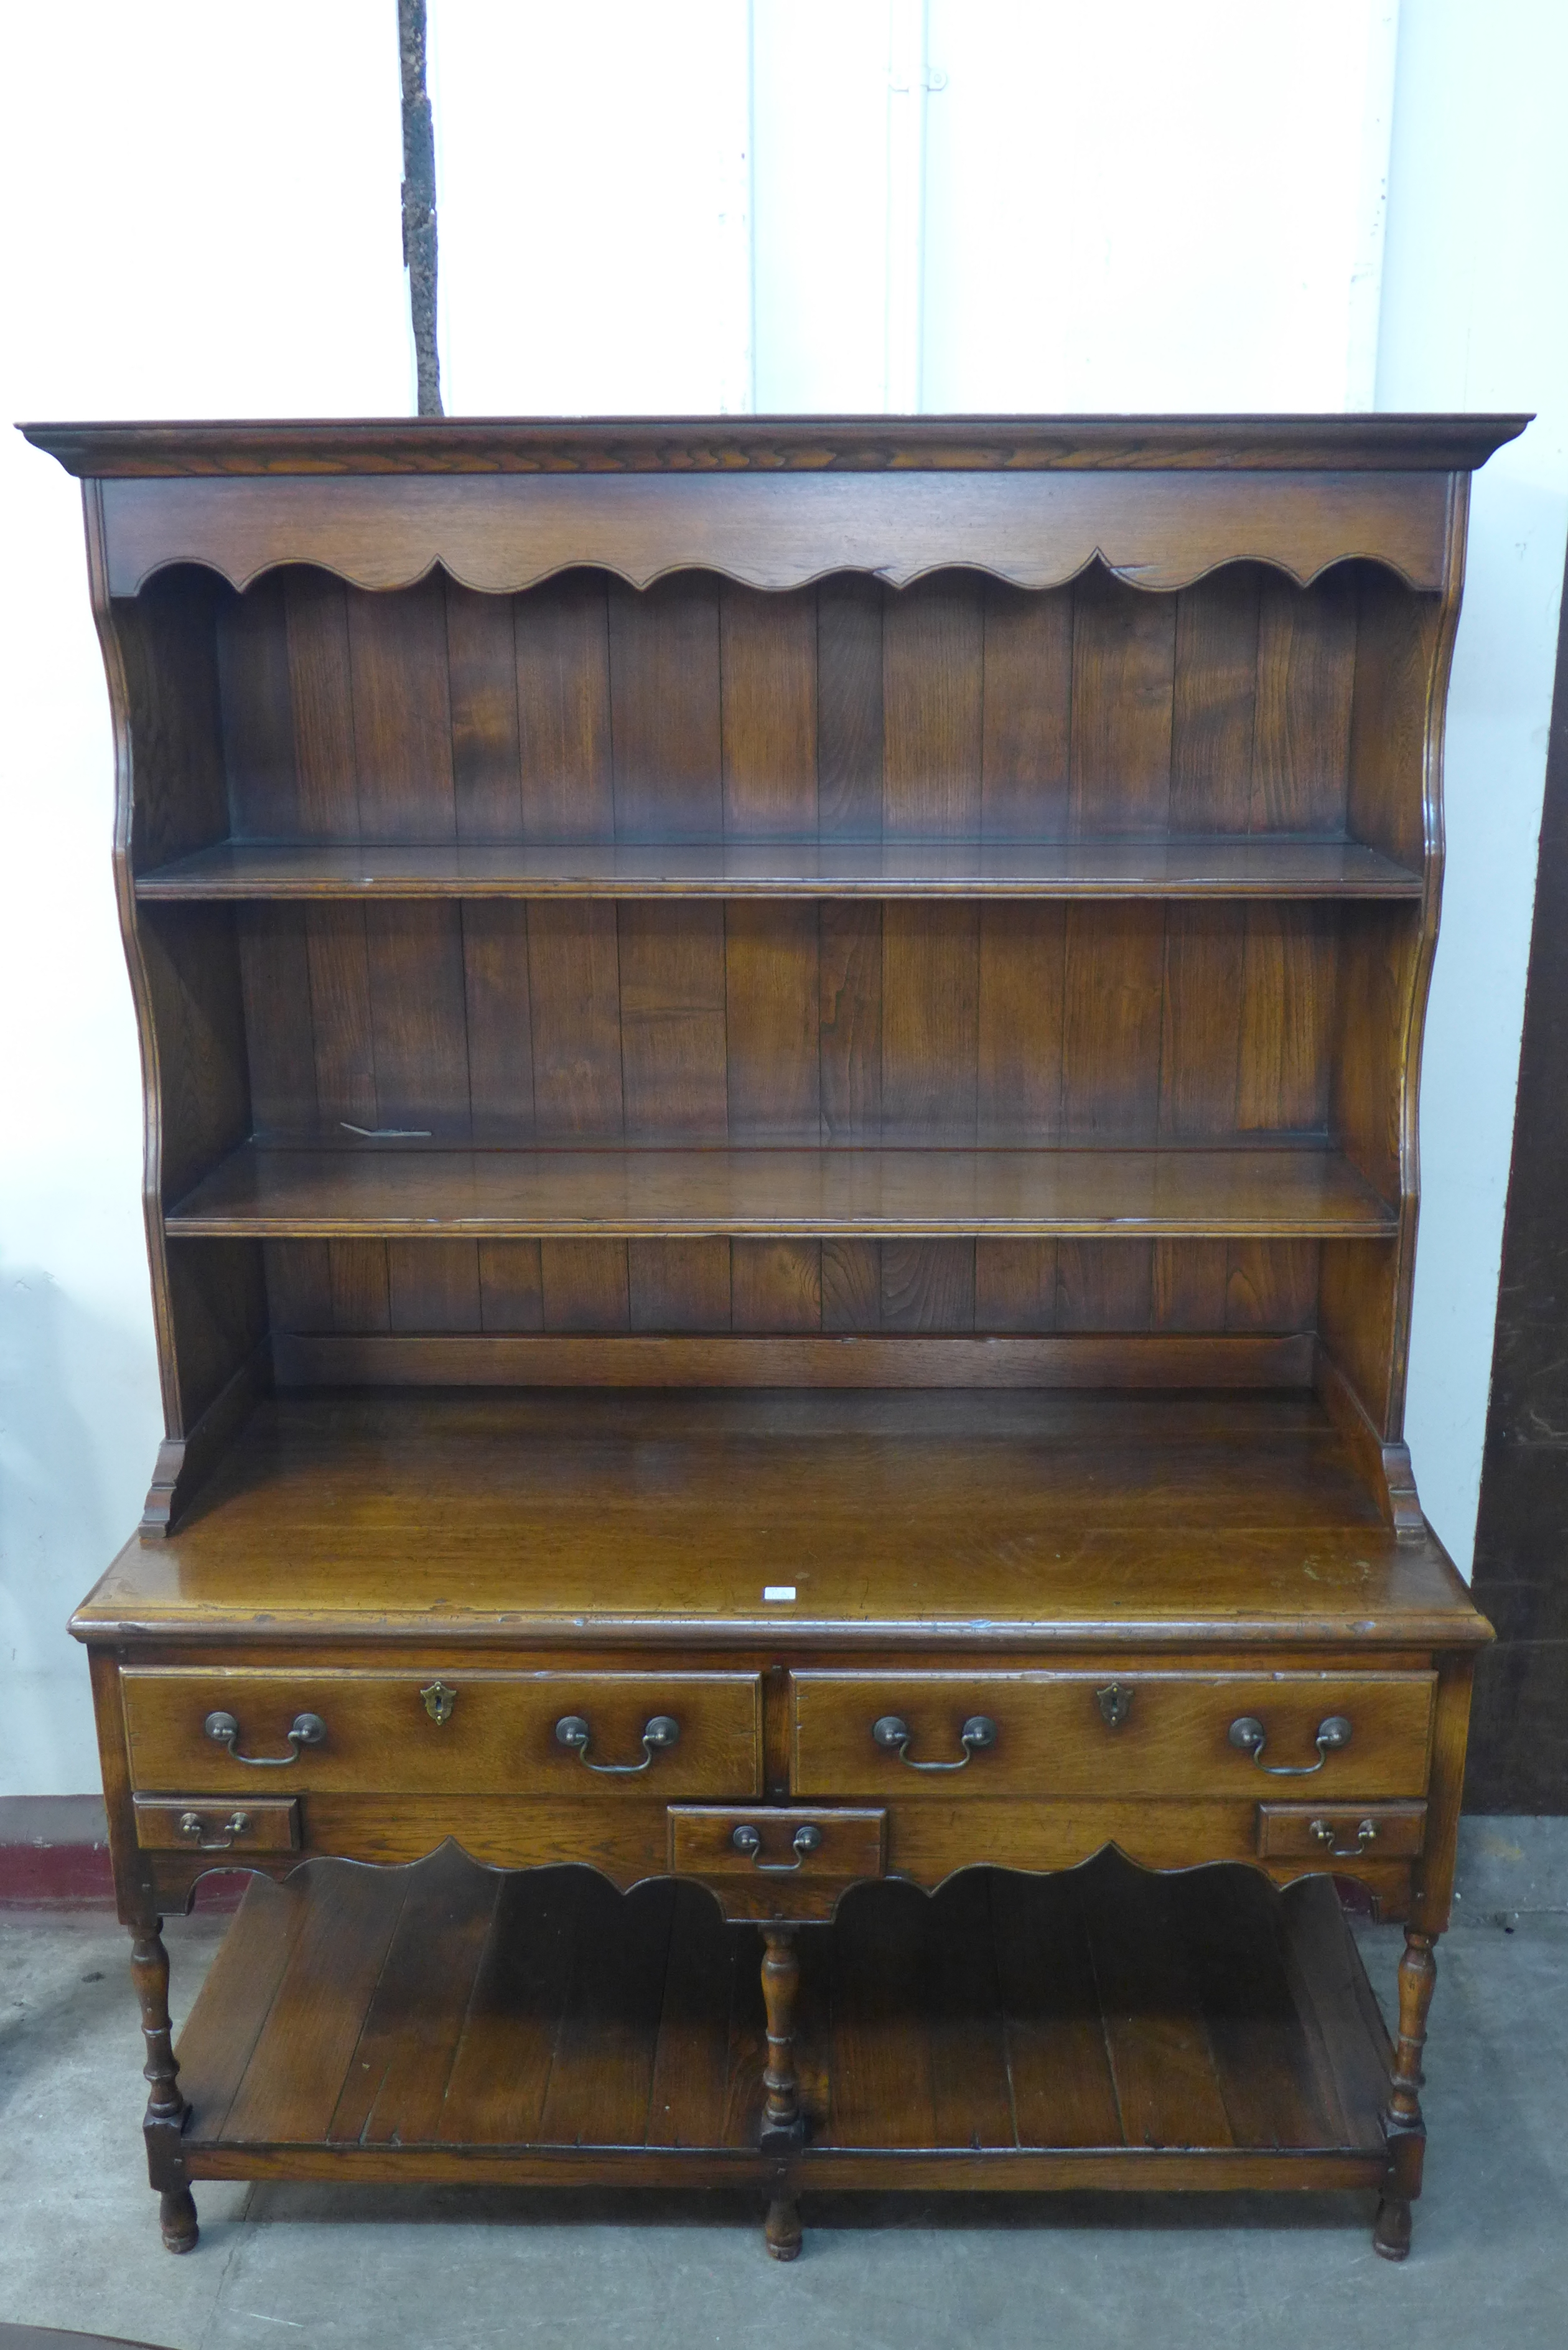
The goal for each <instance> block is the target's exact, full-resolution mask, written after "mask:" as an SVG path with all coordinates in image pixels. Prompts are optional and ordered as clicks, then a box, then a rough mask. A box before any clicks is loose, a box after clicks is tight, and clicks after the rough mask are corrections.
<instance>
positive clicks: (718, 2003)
mask: <svg viewBox="0 0 1568 2350" xmlns="http://www.w3.org/2000/svg"><path fill="white" fill-rule="evenodd" d="M798 1950H799V1957H800V1987H799V1995H798V2001H797V2003H796V2011H795V2037H794V2059H795V2064H796V2068H797V2071H798V2074H799V2080H800V2094H801V2099H802V2103H803V2105H804V2107H805V2114H806V2117H807V2126H808V2136H807V2138H806V2142H805V2145H804V2147H802V2148H801V2149H800V2150H799V2152H798V2153H794V2154H793V2155H789V2156H787V2157H778V2156H773V2155H769V2154H765V2153H763V2151H761V2150H760V2149H759V2145H758V2139H759V2134H760V2132H761V2130H762V2127H763V2100H764V2090H763V2067H764V2064H765V2063H766V2039H765V2018H764V2012H763V1991H762V1984H761V1980H760V1965H761V1957H762V1944H761V1939H760V1937H759V1935H758V1933H757V1932H756V1930H755V1929H751V1928H744V1927H733V1926H725V1925H724V1924H723V1923H722V1920H721V1918H720V1917H719V1914H718V1911H717V1909H716V1908H715V1906H714V1905H713V1903H712V1902H711V1899H710V1898H709V1897H708V1896H707V1895H706V1894H705V1893H704V1892H703V1891H702V1890H701V1888H700V1887H696V1886H693V1885H689V1884H677V1883H674V1882H670V1881H660V1882H658V1883H651V1884H648V1885H645V1886H642V1887H639V1888H638V1889H637V1890H636V1891H634V1892H633V1893H631V1894H629V1895H621V1894H618V1893H617V1892H616V1891H615V1890H614V1889H613V1888H612V1887H609V1886H608V1885H607V1884H606V1883H605V1882H604V1881H603V1880H602V1879H600V1878H598V1877H596V1876H594V1875H593V1874H592V1873H591V1872H589V1871H587V1870H584V1869H547V1870H539V1871H535V1872H531V1873H529V1874H526V1875H517V1876H509V1877H508V1876H500V1875H497V1874H494V1873H493V1872H490V1871H488V1870H484V1869H482V1868H479V1867H477V1866H475V1865H474V1864H472V1862H470V1861H468V1860H467V1859H466V1858H465V1857H464V1856H462V1855H461V1854H459V1853H458V1852H457V1851H456V1850H455V1849H454V1848H452V1847H450V1846H449V1847H448V1848H446V1849H445V1850H444V1851H443V1852H441V1854H438V1855H436V1856H434V1857H432V1858H431V1860H429V1861H426V1862H422V1863H420V1864H418V1865H417V1866H414V1867H411V1868H407V1869H396V1870H393V1869H371V1868H366V1867H361V1866H357V1865H355V1864H353V1863H348V1862H336V1861H322V1862H315V1863H312V1864H310V1866H308V1867H307V1868H305V1869H302V1870H301V1871H300V1872H299V1874H298V1875H297V1876H296V1877H295V1878H294V1879H293V1880H292V1881H291V1882H290V1883H288V1884H286V1885H283V1886H278V1885H275V1884H272V1883H270V1882H267V1881H266V1880H256V1881H254V1883H253V1884H252V1886H251V1887H250V1889H249V1891H248V1892H247V1894H246V1897H245V1899H244V1903H243V1904H242V1906H241V1908H240V1910H239V1912H238V1914H237V1916H236V1917H235V1919H234V1925H233V1926H232V1928H231V1929H230V1931H229V1934H228V1936H227V1938H226V1939H225V1941H224V1943H223V1948H222V1949H221V1950H220V1952H219V1955H218V1958H217V1960H215V1962H214V1964H213V1970H212V1972H211V1974H210V1976H209V1978H208V1980H207V1982H206V1984H205V1985H204V1987H203V1989H202V1993H201V1996H200V1998H199V1999H198V2001H197V2002H196V2005H195V2008H194V2010H193V2012H192V2016H191V2020H190V2022H189V2023H188V2024H187V2026H186V2029H185V2032H184V2033H183V2035H182V2039H181V2041H180V2043H179V2048H178V2055H179V2060H180V2066H181V2074H180V2088H181V2090H182V2092H183V2094H184V2095H185V2097H186V2099H187V2100H188V2103H189V2113H188V2116H187V2120H186V2123H185V2126H184V2129H183V2131H182V2134H181V2135H180V2136H179V2137H178V2139H177V2140H172V2141H171V2136H170V2135H169V2134H167V2133H164V2132H160V2133H159V2134H158V2142H157V2146H156V2148H155V2151H154V2154H153V2174H154V2178H153V2183H154V2184H155V2185H156V2186H158V2187H160V2188H161V2189H163V2190H164V2193H165V2201H166V2203H167V2200H168V2199H169V2197H170V2196H171V2194H172V2195H178V2193H179V2191H180V2190H181V2189H188V2186H189V2183H190V2182H191V2181H192V2180H193V2179H199V2178H293V2179H312V2178H314V2179H322V2180H324V2181H331V2182H333V2183H344V2182H348V2181H351V2180H356V2179H358V2180H363V2181H364V2182H366V2183H367V2184H370V2183H377V2184H387V2183H392V2182H399V2181H400V2182H406V2183H409V2184H410V2185H411V2184H415V2183H419V2184H430V2183H434V2182H438V2181H440V2182H444V2183H451V2182H456V2181H468V2182H471V2183H473V2184H476V2185H477V2184H482V2183H483V2184H501V2183H504V2184H509V2185H514V2186H528V2187H537V2186H541V2185H550V2184H554V2185H559V2186H563V2187H566V2186H578V2187H580V2186H584V2185H599V2186H604V2185H611V2184H620V2185H627V2186H631V2185H646V2186H655V2187H660V2188H669V2187H671V2186H687V2187H691V2188H738V2187H751V2188H753V2189H756V2190H757V2191H758V2193H759V2195H760V2196H761V2197H762V2198H763V2199H764V2200H765V2202H766V2204H767V2207H768V2219H767V2242H768V2248H769V2250H770V2251H773V2252H774V2255H775V2257H780V2258H785V2259H787V2258H790V2257H793V2255H794V2251H796V2250H798V2247H799V2220H798V2210H797V2203H796V2199H797V2198H798V2197H799V2196H800V2195H801V2194H803V2193H809V2192H810V2191H811V2190H812V2189H828V2188H832V2189H855V2188H868V2189H882V2190H886V2189H888V2188H898V2187H907V2188H910V2189H920V2190H925V2191H929V2190H933V2189H986V2190H994V2189H1009V2188H1012V2189H1030V2190H1040V2189H1051V2188H1090V2187H1099V2188H1112V2187H1114V2188H1136V2189H1150V2188H1168V2189H1184V2190H1191V2189H1235V2188H1258V2189H1308V2188H1313V2189H1346V2188H1357V2189H1372V2190H1376V2191H1377V2192H1378V2193H1379V2194H1380V2195H1381V2196H1382V2198H1383V2205H1382V2208H1381V2210H1380V2212H1379V2220H1378V2230H1377V2245H1378V2249H1379V2251H1384V2252H1385V2253H1386V2254H1389V2255H1390V2256H1393V2257H1398V2256H1399V2254H1400V2251H1401V2249H1402V2248H1403V2246H1407V2242H1408V2218H1407V2214H1408V2203H1409V2200H1410V2199H1411V2197H1412V2196H1413V2195H1414V2194H1416V2193H1417V2192H1418V2191H1419V2156H1420V2144H1419V2139H1418V2137H1410V2136H1408V2135H1406V2134H1403V2133H1399V2132H1397V2131H1391V2129H1390V2127H1389V2126H1388V2124H1387V2122H1386V2118H1385V2112H1386V2105H1387V2101H1388V2095H1389V2072H1390V2062H1391V2048H1390V2043H1389V2039H1388V2035H1387V2033H1386V2030H1385V2028H1384V2025H1383V2022H1382V2019H1381V2017H1380V2016H1379V2014H1378V2012H1377V2008H1376V2001H1375V2000H1374V1998H1373V1994H1372V1991H1371V1989H1370V1986H1369V1985H1368V1983H1367V1981H1366V1973H1365V1970H1363V1968H1362V1965H1361V1961H1360V1959H1359V1957H1358V1955H1357V1953H1356V1951H1355V1945H1354V1943H1353V1942H1352V1940H1351V1939H1350V1936H1349V1934H1348V1933H1347V1931H1346V1929H1345V1924H1344V1921H1343V1919H1342V1918H1341V1915H1340V1912H1339V1908H1338V1904H1337V1901H1336V1899H1335V1897H1334V1889H1333V1887H1332V1885H1331V1884H1329V1883H1328V1882H1327V1881H1326V1880H1324V1879H1314V1880H1310V1881H1306V1882H1303V1883H1302V1884H1300V1885H1298V1886H1295V1887H1293V1888H1291V1889H1290V1890H1289V1891H1288V1892H1287V1893H1285V1894H1284V1895H1280V1894H1278V1893H1277V1892H1275V1891H1274V1890H1273V1888H1272V1887H1270V1886H1269V1885H1267V1884H1266V1883H1265V1882H1264V1881H1263V1880H1262V1879H1261V1878H1259V1877H1255V1876H1253V1875H1251V1873H1249V1872H1247V1871H1244V1870H1241V1869H1236V1868H1230V1867H1224V1868H1210V1869H1205V1870H1201V1871H1194V1872H1192V1873H1190V1874H1189V1875H1187V1876H1184V1877H1157V1876H1152V1875H1148V1874H1146V1873H1145V1872H1143V1871H1140V1870H1137V1869H1135V1868H1133V1867H1132V1866H1130V1865H1129V1864H1127V1863H1126V1862H1124V1861H1122V1860H1120V1859H1119V1858H1118V1857H1117V1856H1114V1855H1110V1854H1105V1855H1102V1856H1100V1858H1099V1859H1097V1860H1096V1861H1094V1862H1091V1863H1089V1864H1088V1865H1087V1866H1085V1867H1084V1868H1082V1869H1079V1870H1076V1871H1074V1872H1072V1873H1070V1874H1068V1875H1064V1876H1060V1877H1046V1878H1035V1877H1020V1876H1014V1875H1012V1874H1008V1873H1004V1872H1002V1871H997V1870H981V1869H976V1870H971V1871H969V1872H967V1873H966V1874H965V1875H964V1876H962V1877H958V1878H955V1879H954V1880H952V1881H951V1882H950V1884H949V1885H948V1886H946V1887H944V1888H942V1890H941V1891H940V1892H939V1893H937V1894H935V1895H934V1896H927V1895H926V1894H924V1893H921V1892H919V1891H918V1890H916V1889H915V1888H913V1887H909V1886H906V1885H901V1884H898V1883H888V1884H883V1885H873V1886H867V1887H861V1888H860V1889H858V1890H857V1891H856V1892H855V1893H853V1894H851V1895H849V1896H848V1897H847V1898H846V1899H845V1901H844V1902H843V1903H842V1905H841V1906H840V1908H839V1911H838V1915H837V1918H836V1921H835V1923H834V1924H833V1925H831V1926H826V1927H820V1928H816V1929H809V1928H808V1929H804V1930H802V1932H801V1933H800V1935H799V1938H798ZM1402 2214H1403V2216H1401V2215H1402ZM1401 2237H1402V2240H1403V2241H1402V2242H1401ZM189 2241H191V2239H190V2238H189V2237H186V2238H185V2239H184V2241H183V2242H182V2245H181V2247H180V2248H181V2249H184V2248H186V2246H187V2245H188V2242H189Z"/></svg>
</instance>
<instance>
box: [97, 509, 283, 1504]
mask: <svg viewBox="0 0 1568 2350" xmlns="http://www.w3.org/2000/svg"><path fill="white" fill-rule="evenodd" d="M83 493H84V504H85V508H86V520H87V537H88V574H89V580H90V586H91V593H92V605H93V615H94V619H95V621H96V623H97V626H98V631H99V642H100V644H101V646H102V649H103V658H104V667H105V671H106V673H107V676H108V681H109V706H110V712H111V715H112V722H113V727H114V743H115V777H116V795H115V838H114V864H115V889H116V895H117V899H118V901H119V918H120V930H121V935H122V937H123V940H124V943H125V951H126V960H127V963H128V966H129V969H130V984H131V994H132V1000H133V1002H134V1004H135V1009H136V1022H137V1034H138V1038H139V1041H140V1051H141V1072H142V1093H143V1114H144V1119H145V1147H144V1157H143V1170H142V1201H143V1214H144V1217H145V1222H146V1229H147V1250H148V1261H149V1265H150V1268H151V1280H152V1302H153V1318H154V1326H155V1330H156V1334H157V1339H158V1361H159V1373H160V1378H161V1387H162V1395H163V1415H164V1427H165V1430H166V1435H165V1439H164V1441H163V1443H162V1445H161V1447H160V1449H159V1457H158V1461H157V1464H156V1467H155V1470H154V1473H153V1479H152V1484H151V1490H150V1492H149V1493H148V1497H147V1503H146V1506H145V1510H144V1513H143V1519H142V1530H143V1532H145V1533H147V1534H165V1533H167V1531H168V1529H169V1525H170V1523H171V1519H172V1518H173V1516H174V1514H175V1513H176V1512H177V1509H178V1506H179V1503H180V1500H181V1498H182V1493H183V1492H185V1491H187V1490H188V1489H189V1488H190V1486H191V1484H192V1482H193V1481H194V1480H195V1478H196V1477H197V1476H199V1475H200V1474H201V1473H202V1469H203V1467H204V1466H205V1465H206V1464H207V1463H208V1462H210V1461H211V1460H212V1459H213V1457H214V1456H215V1454H216V1453H217V1452H218V1451H221V1450H222V1449H223V1444H224V1443H225V1442H226V1440H227V1439H228V1437H229V1436H230V1435H232V1433H233V1432H234V1428H235V1427H236V1426H237V1425H238V1424H239V1422H240V1421H241V1420H243V1419H244V1417H245V1416H246V1414H247V1413H248V1411H249V1409H250V1406H251V1404H252V1402H253V1401H254V1398H255V1396H256V1394H257V1393H258V1392H259V1391H260V1388H261V1387H262V1385H263V1384H264V1383H265V1378H266V1377H267V1361H268V1357H267V1350H266V1344H265V1330H266V1316H265V1302H264V1299H263V1295H262V1275H261V1257H260V1252H259V1250H257V1249H255V1248H254V1246H252V1245H250V1244H248V1243H246V1244H243V1245H242V1246H241V1247H240V1248H238V1249H236V1248H235V1247H234V1245H233V1243H229V1242H222V1243H219V1244H218V1247H217V1248H216V1250H213V1251H210V1252H208V1253H206V1255H205V1256H204V1257H203V1258H202V1259H201V1260H200V1261H198V1259H197V1258H196V1257H195V1256H193V1255H192V1253H191V1252H190V1251H188V1250H187V1251H185V1252H183V1253H182V1254H179V1255H175V1254H173V1253H171V1251H170V1248H169V1246H168V1243H167V1240H166V1237H165V1232H164V1223H163V1206H164V1201H165V1199H166V1198H167V1197H168V1196H170V1195H173V1196H176V1197H177V1196H178V1195H179V1194H180V1193H181V1192H182V1191H184V1190H185V1189H186V1188H187V1186H188V1184H189V1183H190V1182H191V1181H192V1180H193V1179H194V1178H196V1177H197V1176H199V1175H200V1174H201V1173H202V1171H203V1170H205V1169H206V1168H207V1167H209V1166H211V1165H212V1163H213V1160H214V1159H216V1158H217V1157H219V1156H221V1155H222V1153H223V1151H224V1150H227V1149H233V1148H234V1144H235V1143H237V1142H238V1141H239V1140H240V1139H242V1138H243V1137H244V1135H245V1134H247V1133H248V1132H249V1130H250V1123H251V1120H250V1101H249V1084H248V1076H247V1063H246V1051H245V1043H244V1015H243V1013H242V1010H241V982H240V970H239V957H238V949H237V944H236V934H235V926H234V920H233V918H232V916H231V915H230V914H229V912H228V911H227V910H223V909H199V910H194V912H195V919H193V920H192V910H188V909H180V910H177V911H176V912H175V913H174V915H173V919H172V920H171V919H169V918H168V916H167V914H166V913H165V912H164V911H163V910H161V909H157V908H151V909H147V910H142V909H140V908H139V907H138V905H137V901H136V891H135V874H136V869H137V868H138V867H139V866H140V865H142V864H145V863H148V862H152V863H156V862H159V861H161V859H163V858H167V857H169V856H171V855H176V856H177V855H181V854H183V853H185V852H186V851H189V850H191V849H194V848H198V847H206V846H208V845H209V844H210V843H211V842H213V841H214V840H217V839H221V838H223V836H224V835H225V834H226V833H227V831H228V829H229V809H228V801H227V791H226V785H225V779H224V772H223V751H222V745H221V742H220V712H219V688H218V673H217V642H216V628H215V607H216V604H217V602H218V601H219V600H220V599H222V598H227V596H228V590H227V589H225V588H224V587H222V586H221V584H220V583H219V582H218V581H217V580H216V579H214V578H213V577H212V576H211V574H210V573H203V572H201V571H192V572H189V573H187V574H185V575H184V576H183V577H175V576H173V575H169V576H166V577H164V578H163V579H161V580H160V581H159V582H158V584H157V585H156V586H155V587H153V588H152V589H151V591H150V592H149V594H148V596H146V597H145V598H142V599H140V602H138V603H136V604H126V603H123V602H119V601H117V600H116V599H115V598H113V596H112V590H111V587H110V582H109V557H108V553H107V546H108V540H107V535H106V534H107V524H106V517H105V513H104V497H103V484H101V483H98V482H92V481H88V482H86V483H84V484H83ZM198 1073H199V1075H198Z"/></svg>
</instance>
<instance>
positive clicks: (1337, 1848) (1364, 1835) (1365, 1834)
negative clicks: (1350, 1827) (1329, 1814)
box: [1307, 1820, 1377, 1860]
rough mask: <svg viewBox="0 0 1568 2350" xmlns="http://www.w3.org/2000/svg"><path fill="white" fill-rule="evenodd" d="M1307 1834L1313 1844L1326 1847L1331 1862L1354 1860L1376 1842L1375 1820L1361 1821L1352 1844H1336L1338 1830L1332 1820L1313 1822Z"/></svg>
mask: <svg viewBox="0 0 1568 2350" xmlns="http://www.w3.org/2000/svg"><path fill="white" fill-rule="evenodd" d="M1307 1834H1308V1835H1310V1836H1311V1838H1312V1840H1313V1842H1314V1844H1321V1845H1326V1846H1328V1855H1329V1858H1330V1859H1331V1860H1355V1859H1358V1858H1359V1856H1361V1854H1362V1853H1364V1852H1365V1851H1366V1847H1367V1846H1368V1845H1369V1844H1375V1843H1376V1839H1377V1823H1376V1820H1363V1821H1362V1823H1361V1825H1360V1826H1359V1827H1358V1828H1357V1829H1356V1831H1355V1843H1354V1844H1345V1845H1342V1844H1340V1843H1339V1842H1337V1838H1338V1835H1339V1830H1338V1829H1337V1828H1336V1827H1335V1826H1334V1823H1333V1822H1332V1820H1314V1822H1313V1824H1312V1825H1311V1826H1310V1827H1309V1828H1308V1830H1307Z"/></svg>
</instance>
